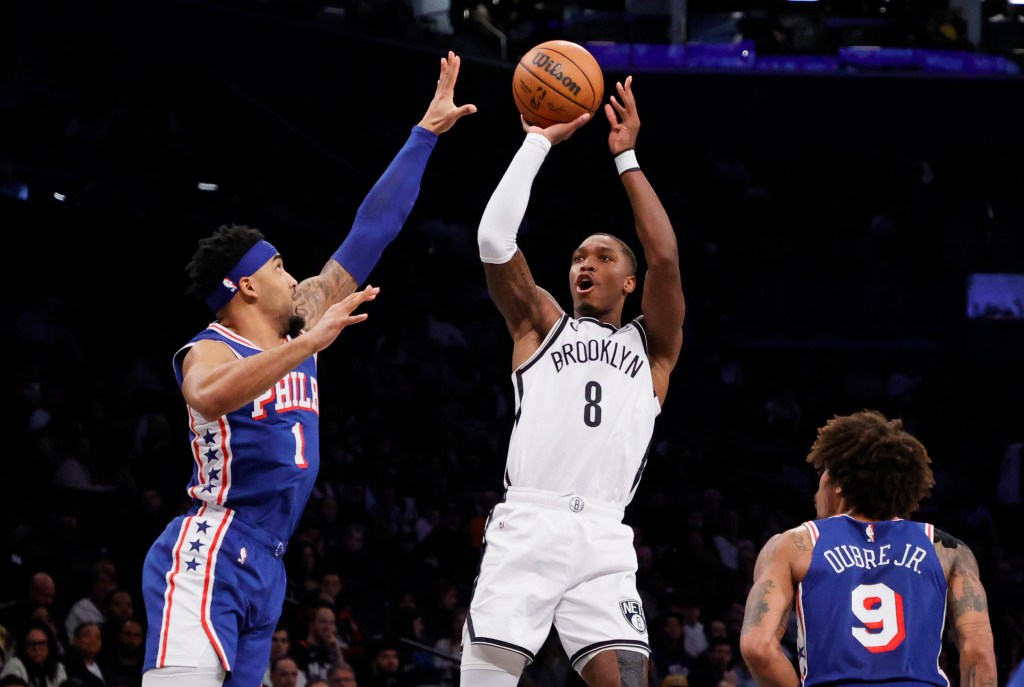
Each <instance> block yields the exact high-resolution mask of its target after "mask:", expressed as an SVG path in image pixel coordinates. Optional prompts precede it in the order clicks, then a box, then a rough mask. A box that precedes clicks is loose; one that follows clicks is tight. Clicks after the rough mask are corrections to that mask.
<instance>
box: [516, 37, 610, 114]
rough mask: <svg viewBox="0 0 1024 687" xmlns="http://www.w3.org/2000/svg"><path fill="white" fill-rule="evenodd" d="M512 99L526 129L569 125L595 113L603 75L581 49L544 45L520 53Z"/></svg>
mask: <svg viewBox="0 0 1024 687" xmlns="http://www.w3.org/2000/svg"><path fill="white" fill-rule="evenodd" d="M512 96H513V98H514V100H515V104H516V107H517V108H518V109H519V112H520V113H521V114H522V115H523V119H524V120H525V121H526V123H527V124H528V125H530V126H539V127H542V128H544V127H548V126H551V125H552V124H556V123H561V122H571V121H573V120H574V119H576V118H577V117H579V116H580V115H581V114H583V113H585V112H587V113H590V114H591V115H593V114H594V113H595V112H597V110H598V108H599V107H600V106H601V101H602V100H603V99H604V75H603V74H602V72H601V65H599V64H598V62H597V60H596V59H594V56H593V55H591V54H590V52H589V51H588V50H587V49H586V48H584V47H583V46H581V45H578V44H576V43H572V42H570V41H563V40H552V41H546V42H544V43H541V44H539V45H536V46H534V47H533V48H531V49H530V50H527V51H526V52H525V53H523V55H522V57H521V58H520V60H519V63H518V64H517V65H516V69H515V74H514V75H513V78H512Z"/></svg>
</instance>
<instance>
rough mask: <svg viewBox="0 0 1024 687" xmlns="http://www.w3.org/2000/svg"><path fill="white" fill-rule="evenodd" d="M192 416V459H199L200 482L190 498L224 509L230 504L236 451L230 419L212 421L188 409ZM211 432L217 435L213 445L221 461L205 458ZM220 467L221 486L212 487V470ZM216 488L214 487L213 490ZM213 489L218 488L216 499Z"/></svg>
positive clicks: (190, 420)
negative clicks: (208, 436)
mask: <svg viewBox="0 0 1024 687" xmlns="http://www.w3.org/2000/svg"><path fill="white" fill-rule="evenodd" d="M186 410H187V411H188V417H189V429H190V430H191V431H192V436H194V437H195V438H194V439H193V440H192V456H193V458H195V461H196V465H197V473H198V475H199V483H198V484H196V485H195V486H193V487H192V488H191V489H189V490H188V494H189V496H191V497H192V498H193V499H195V500H196V501H203V502H204V503H215V504H216V505H218V506H223V505H224V504H225V503H226V502H227V498H228V492H230V491H231V470H232V468H233V461H232V458H233V456H234V452H233V451H232V450H231V423H229V422H228V421H227V416H226V415H222V416H221V417H219V418H217V419H216V420H214V421H212V422H211V421H209V420H207V419H206V418H204V417H203V416H202V415H200V414H199V413H197V412H196V411H195V409H194V408H192V407H191V406H186ZM207 433H211V434H212V435H213V438H214V441H213V443H212V444H211V446H216V447H217V450H218V451H219V452H220V454H221V455H220V458H218V459H217V461H212V460H208V459H206V458H205V457H204V456H203V449H204V447H205V443H203V442H205V437H206V435H207ZM216 465H219V466H220V484H215V485H210V484H209V481H210V478H209V474H210V470H211V469H213V468H214V467H215V466H216ZM211 487H212V488H211ZM213 488H216V490H217V494H216V496H215V497H214V496H212V492H213Z"/></svg>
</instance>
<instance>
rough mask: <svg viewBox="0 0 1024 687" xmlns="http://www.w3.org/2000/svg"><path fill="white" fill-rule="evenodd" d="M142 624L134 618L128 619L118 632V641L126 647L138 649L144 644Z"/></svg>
mask: <svg viewBox="0 0 1024 687" xmlns="http://www.w3.org/2000/svg"><path fill="white" fill-rule="evenodd" d="M142 640H143V637H142V625H139V624H138V623H137V622H135V621H134V620H126V621H125V623H124V624H123V625H121V631H120V632H118V633H117V641H119V642H121V646H123V647H124V648H126V649H131V650H133V651H134V650H136V649H139V648H140V647H141V646H142Z"/></svg>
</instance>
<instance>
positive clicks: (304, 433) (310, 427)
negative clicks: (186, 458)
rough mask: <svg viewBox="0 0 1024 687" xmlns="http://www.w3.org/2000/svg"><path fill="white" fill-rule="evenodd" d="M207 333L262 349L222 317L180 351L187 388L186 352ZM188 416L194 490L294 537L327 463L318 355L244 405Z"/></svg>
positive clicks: (257, 524) (239, 346)
mask: <svg viewBox="0 0 1024 687" xmlns="http://www.w3.org/2000/svg"><path fill="white" fill-rule="evenodd" d="M204 340H210V341H220V342H223V343H225V344H227V345H228V346H229V347H230V348H231V350H232V351H233V352H234V354H235V355H236V356H238V357H239V358H248V357H249V356H253V355H256V354H257V353H260V352H262V350H261V349H260V348H259V347H258V346H256V344H254V343H252V342H251V341H249V340H247V339H245V338H243V337H241V336H239V335H238V334H236V333H235V332H233V331H231V330H230V329H227V328H226V327H223V326H221V325H220V324H217V323H216V322H214V323H213V324H211V325H209V326H208V327H207V328H206V329H204V330H203V331H202V332H200V333H199V334H197V335H196V336H195V337H193V338H192V340H191V341H189V343H187V344H186V345H185V346H184V347H182V348H181V349H180V350H179V351H178V352H177V353H176V354H175V355H174V360H173V362H174V376H175V378H176V379H177V380H178V386H179V387H180V386H181V382H182V370H181V366H182V361H183V360H184V358H185V354H186V353H187V352H188V349H189V348H191V347H192V346H193V345H194V344H195V343H196V342H197V341H204ZM188 417H189V443H190V446H191V448H192V458H193V460H194V464H193V466H192V480H191V481H190V482H189V485H188V494H189V496H191V497H192V498H193V499H195V500H196V501H197V502H203V503H207V504H210V505H216V506H223V507H224V508H229V509H231V510H232V511H234V513H235V517H237V518H238V519H239V520H241V521H242V522H244V523H246V524H248V525H250V526H252V527H254V528H257V529H259V530H261V531H263V532H265V533H267V534H269V535H271V536H273V537H276V538H277V539H280V540H281V541H284V542H287V541H288V538H289V537H290V536H291V535H292V532H293V531H294V530H295V527H296V526H297V525H298V522H299V518H300V517H301V516H302V511H303V509H304V508H305V507H306V502H307V500H308V499H309V494H310V492H311V491H312V490H313V484H314V482H315V481H316V475H317V471H318V470H319V467H320V438H319V437H320V429H319V428H320V398H319V390H318V387H317V380H316V356H315V355H313V356H310V357H309V358H307V359H306V360H304V361H303V362H302V363H301V364H300V365H299V366H298V367H296V368H295V369H294V370H292V371H291V372H289V373H288V374H287V375H285V376H284V377H283V378H282V379H281V380H279V381H278V382H277V383H276V384H274V385H273V386H272V387H270V388H269V389H267V390H266V391H265V392H263V393H262V394H260V395H259V396H258V397H256V399H254V400H253V401H252V402H250V403H247V404H246V405H245V406H243V407H241V408H238V409H237V410H233V411H231V412H230V413H227V414H226V415H223V416H221V417H215V418H204V417H202V415H200V414H199V413H198V412H197V411H196V410H195V409H194V408H191V407H189V408H188Z"/></svg>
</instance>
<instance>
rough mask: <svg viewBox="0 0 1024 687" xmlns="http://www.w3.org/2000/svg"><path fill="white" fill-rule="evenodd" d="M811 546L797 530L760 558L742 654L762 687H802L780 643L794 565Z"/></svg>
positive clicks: (766, 548)
mask: <svg viewBox="0 0 1024 687" xmlns="http://www.w3.org/2000/svg"><path fill="white" fill-rule="evenodd" d="M808 544H809V542H807V541H806V536H805V535H804V534H803V533H802V531H801V530H800V529H799V528H796V529H792V530H789V531H788V532H783V533H782V534H776V535H775V536H773V537H772V538H771V539H769V540H768V542H767V543H766V544H765V545H764V547H763V548H762V549H761V553H759V554H758V556H757V563H756V564H755V566H754V584H753V586H752V587H751V588H750V593H749V594H748V596H747V605H746V609H745V611H744V614H743V629H742V630H741V631H740V653H742V654H743V660H744V661H745V662H746V664H747V667H748V668H749V669H750V673H751V674H752V675H753V676H754V679H755V680H757V684H758V685H760V686H761V687H768V686H771V687H775V686H779V687H798V685H799V684H800V681H799V679H798V678H797V674H796V669H795V668H794V667H793V664H792V663H791V662H790V660H789V658H788V657H787V656H786V654H784V653H783V651H782V643H781V639H782V635H783V633H784V632H785V630H786V623H787V621H788V620H789V613H790V610H791V609H792V607H793V596H794V589H795V585H794V581H793V565H794V562H795V559H796V558H797V557H798V554H799V551H800V547H801V546H804V547H806V546H807V545H808Z"/></svg>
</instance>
